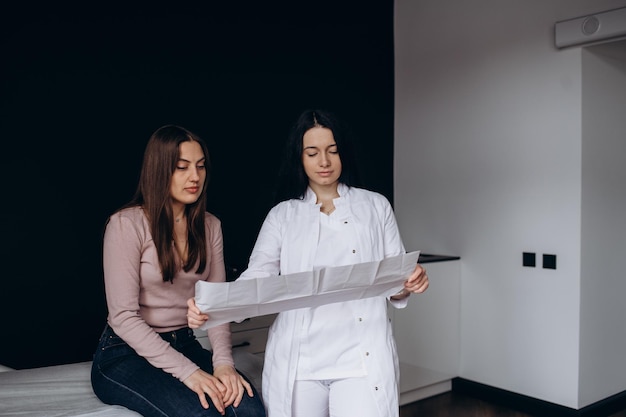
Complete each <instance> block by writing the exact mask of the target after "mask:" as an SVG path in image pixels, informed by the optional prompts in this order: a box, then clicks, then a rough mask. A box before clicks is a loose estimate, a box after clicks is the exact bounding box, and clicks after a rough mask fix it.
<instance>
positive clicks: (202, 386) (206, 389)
mask: <svg viewBox="0 0 626 417" xmlns="http://www.w3.org/2000/svg"><path fill="white" fill-rule="evenodd" d="M183 384H185V385H186V386H187V387H188V388H189V389H190V390H192V391H193V392H195V393H196V394H198V398H200V403H201V404H202V407H204V409H208V408H209V402H208V401H207V399H206V396H205V394H206V395H208V396H209V398H210V399H211V401H212V402H213V405H214V406H215V408H217V410H218V411H219V412H220V413H221V414H224V408H225V405H224V400H223V398H224V394H225V393H226V392H227V388H226V387H225V386H224V384H222V383H221V382H220V380H219V379H218V378H216V377H214V376H213V375H211V374H208V373H206V372H204V371H203V370H202V369H198V370H197V371H195V372H194V373H193V374H191V375H190V376H189V377H188V378H187V379H185V380H184V381H183Z"/></svg>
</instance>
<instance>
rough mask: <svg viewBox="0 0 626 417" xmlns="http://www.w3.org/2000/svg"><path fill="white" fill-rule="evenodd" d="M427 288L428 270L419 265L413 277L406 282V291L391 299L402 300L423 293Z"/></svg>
mask: <svg viewBox="0 0 626 417" xmlns="http://www.w3.org/2000/svg"><path fill="white" fill-rule="evenodd" d="M427 288H428V275H427V274H426V269H425V268H424V267H423V266H422V265H420V264H417V265H416V266H415V270H414V271H413V273H412V274H411V276H409V277H408V278H407V280H406V281H405V282H404V289H403V290H402V291H401V292H399V293H398V294H395V295H393V296H391V299H392V300H402V299H403V298H406V297H408V296H409V295H411V293H416V294H418V293H423V292H424V291H426V289H427Z"/></svg>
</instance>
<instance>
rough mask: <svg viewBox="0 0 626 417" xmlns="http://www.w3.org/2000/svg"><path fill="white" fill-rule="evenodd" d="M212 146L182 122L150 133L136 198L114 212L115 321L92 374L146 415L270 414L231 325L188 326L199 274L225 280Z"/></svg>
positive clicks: (99, 388) (107, 240)
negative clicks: (202, 332)
mask: <svg viewBox="0 0 626 417" xmlns="http://www.w3.org/2000/svg"><path fill="white" fill-rule="evenodd" d="M208 167H209V153H208V149H207V147H206V144H205V143H204V142H203V141H202V139H200V138H199V137H198V136H196V135H195V134H193V133H192V132H190V131H188V130H186V129H184V128H182V127H179V126H173V125H168V126H163V127H161V128H159V129H158V130H157V131H156V132H154V133H153V135H152V137H151V138H150V140H149V142H148V144H147V147H146V150H145V154H144V160H143V166H142V170H141V176H140V179H139V184H138V187H137V191H136V192H135V196H134V197H133V199H132V200H131V201H130V202H129V203H128V204H126V205H125V206H124V207H122V208H120V209H119V210H117V211H116V212H115V213H114V214H113V215H111V217H110V218H109V220H108V222H107V225H106V228H105V233H104V245H103V266H104V283H105V291H106V300H107V306H108V317H107V325H106V326H105V329H104V331H103V333H102V336H101V337H100V341H99V344H98V347H97V349H96V353H95V355H94V360H93V366H92V373H91V381H92V386H93V389H94V392H95V393H96V395H97V396H98V398H100V400H102V401H103V402H105V403H107V404H117V405H122V406H125V407H127V408H129V409H131V410H135V411H137V412H138V413H140V414H141V415H143V416H181V417H182V416H184V417H190V416H218V415H227V416H235V415H237V416H250V417H256V416H265V410H264V407H263V404H262V402H261V398H260V396H259V395H258V393H257V392H256V391H255V389H254V387H253V386H252V385H251V384H250V382H249V381H248V380H247V379H246V378H245V377H244V376H242V375H241V374H240V373H239V372H237V370H236V369H235V367H234V362H233V358H232V354H231V337H230V327H229V324H224V325H222V326H218V327H215V328H212V329H210V330H209V331H208V336H209V341H210V343H211V348H212V352H211V351H208V350H205V349H203V348H202V346H201V345H200V343H199V342H198V341H197V340H196V338H195V336H194V333H193V331H192V330H191V329H190V328H189V327H187V317H186V314H187V304H186V302H187V299H189V298H190V297H193V295H194V287H195V283H196V282H197V281H198V280H205V281H225V269H224V256H223V245H222V243H223V242H222V230H221V224H220V221H219V220H218V219H217V218H216V217H215V216H213V215H212V214H210V213H208V212H207V211H206V188H207V184H208V181H209V175H208Z"/></svg>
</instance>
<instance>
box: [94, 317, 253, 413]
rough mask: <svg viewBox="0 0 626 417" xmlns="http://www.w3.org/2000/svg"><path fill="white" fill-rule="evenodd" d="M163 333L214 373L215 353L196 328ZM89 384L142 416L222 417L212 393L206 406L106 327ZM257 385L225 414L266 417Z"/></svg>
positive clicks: (99, 394) (102, 397)
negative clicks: (198, 334)
mask: <svg viewBox="0 0 626 417" xmlns="http://www.w3.org/2000/svg"><path fill="white" fill-rule="evenodd" d="M160 335H161V337H162V338H163V339H164V340H166V341H168V342H169V343H170V344H171V345H172V347H174V349H176V350H177V351H179V352H180V353H182V354H183V355H185V356H186V357H187V358H189V359H190V360H191V361H193V362H194V363H195V364H196V365H198V366H199V367H200V368H201V369H202V370H204V371H206V372H208V373H210V374H213V354H212V353H211V352H210V351H208V350H206V349H204V348H203V347H202V346H201V345H200V343H199V342H198V340H196V337H195V335H194V333H193V330H191V329H189V328H186V327H185V328H182V329H179V330H176V331H175V332H167V333H161V334H160ZM242 375H243V374H242ZM244 378H246V377H245V376H244ZM246 380H248V378H246ZM248 381H249V380H248ZM91 385H92V387H93V390H94V392H95V394H96V396H97V397H98V398H99V399H100V400H101V401H102V402H104V403H106V404H117V405H122V406H124V407H126V408H129V409H131V410H134V411H136V412H138V413H139V414H141V415H142V416H144V417H152V416H155V417H156V416H158V417H177V416H180V417H196V416H197V417H200V416H202V417H217V416H221V414H220V413H219V411H218V410H217V408H215V406H214V405H213V403H212V402H211V399H210V398H209V397H208V396H207V400H208V401H209V405H210V406H209V409H208V410H205V409H204V408H203V407H202V405H201V404H200V400H199V399H198V394H196V393H195V392H194V391H192V390H190V389H189V388H187V386H186V385H185V384H183V383H182V382H181V381H179V380H178V379H177V378H175V377H173V376H172V375H171V374H169V373H167V372H165V371H163V370H162V369H159V368H155V367H154V366H152V365H151V364H150V363H149V362H148V361H147V360H146V359H144V358H143V357H142V356H139V355H138V354H137V353H136V352H135V350H134V349H133V348H131V347H130V346H128V345H127V344H126V342H124V341H123V340H122V339H121V338H120V337H119V336H117V335H116V334H115V333H114V332H113V330H112V329H111V328H110V327H109V326H108V325H107V326H106V327H105V329H104V331H103V332H102V335H101V336H100V341H99V343H98V348H97V349H96V353H95V355H94V360H93V365H92V368H91ZM253 389H254V397H249V396H248V394H247V393H244V395H243V398H242V400H241V403H240V404H239V406H238V407H237V408H235V407H233V406H232V405H231V406H230V407H227V408H226V410H225V412H226V416H229V417H235V416H239V417H265V408H264V406H263V403H262V401H261V396H260V395H259V393H258V392H257V391H256V389H255V388H254V387H253Z"/></svg>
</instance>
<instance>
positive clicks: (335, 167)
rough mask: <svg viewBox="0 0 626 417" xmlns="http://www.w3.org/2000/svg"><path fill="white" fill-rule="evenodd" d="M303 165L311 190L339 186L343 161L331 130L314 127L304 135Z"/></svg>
mask: <svg viewBox="0 0 626 417" xmlns="http://www.w3.org/2000/svg"><path fill="white" fill-rule="evenodd" d="M302 165H303V166H304V172H306V175H307V177H309V185H310V186H311V188H313V189H315V188H316V187H319V186H329V185H334V186H336V185H337V182H338V180H339V176H340V175H341V159H340V158H339V152H338V150H337V144H336V143H335V138H334V136H333V132H332V131H331V130H330V129H328V128H325V127H313V128H311V129H309V130H307V131H306V132H305V133H304V136H303V137H302Z"/></svg>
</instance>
